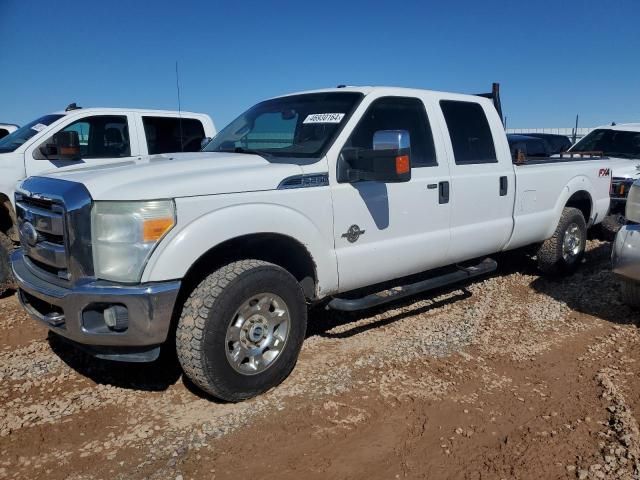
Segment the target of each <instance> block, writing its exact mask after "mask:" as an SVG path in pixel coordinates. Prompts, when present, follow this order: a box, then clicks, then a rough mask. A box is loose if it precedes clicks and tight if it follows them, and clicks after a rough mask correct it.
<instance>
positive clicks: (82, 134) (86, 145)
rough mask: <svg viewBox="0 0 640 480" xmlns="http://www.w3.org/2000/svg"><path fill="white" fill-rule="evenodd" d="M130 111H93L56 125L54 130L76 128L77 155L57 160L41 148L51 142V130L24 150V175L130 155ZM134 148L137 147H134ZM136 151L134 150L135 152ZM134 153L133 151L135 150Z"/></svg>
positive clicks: (114, 159) (100, 162) (121, 158)
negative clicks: (76, 157)
mask: <svg viewBox="0 0 640 480" xmlns="http://www.w3.org/2000/svg"><path fill="white" fill-rule="evenodd" d="M130 117H131V116H130V115H92V116H87V117H82V118H80V119H77V120H73V121H71V122H70V123H69V124H67V125H64V126H62V127H61V128H58V129H56V131H55V132H54V133H57V132H65V131H75V132H76V133H77V134H78V139H79V141H80V159H78V160H59V159H57V158H56V157H55V155H46V156H45V154H44V152H43V150H44V149H43V148H41V147H44V146H45V145H47V144H52V143H53V133H52V135H51V136H50V137H48V138H47V139H45V140H43V141H40V142H38V143H37V144H35V145H34V146H33V147H31V148H30V149H28V150H27V152H26V153H25V155H26V160H27V162H26V165H27V175H35V174H37V173H39V172H42V171H46V170H52V169H54V168H62V167H68V166H81V165H100V164H104V163H112V162H114V161H117V160H126V159H129V158H131V157H132V146H135V145H136V144H135V143H134V142H133V141H132V137H134V138H135V135H131V129H130V128H129V126H130V125H132V126H133V122H132V121H130V120H131V118H130ZM135 150H137V149H135ZM135 153H137V151H136V152H135ZM135 153H134V154H135Z"/></svg>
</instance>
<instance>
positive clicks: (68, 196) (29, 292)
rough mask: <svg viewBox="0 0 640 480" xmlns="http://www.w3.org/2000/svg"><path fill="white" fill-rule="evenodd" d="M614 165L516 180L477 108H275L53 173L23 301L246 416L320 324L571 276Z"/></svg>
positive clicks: (272, 103)
mask: <svg viewBox="0 0 640 480" xmlns="http://www.w3.org/2000/svg"><path fill="white" fill-rule="evenodd" d="M609 182H610V179H609V165H608V161H607V160H601V159H592V160H586V159H582V160H581V159H580V157H576V158H574V159H569V158H566V159H564V160H561V161H558V160H553V161H550V162H547V161H545V160H544V159H536V160H532V161H530V162H529V163H526V164H523V165H514V164H513V163H512V158H511V155H510V152H509V145H508V143H507V138H506V135H505V131H504V128H503V126H502V123H501V120H500V116H499V115H498V113H497V109H496V108H495V107H494V104H493V103H492V101H491V100H490V99H488V98H484V97H481V96H479V95H462V94H455V93H441V92H435V91H428V90H413V89H403V88H390V87H361V88H358V87H347V88H335V89H327V90H318V91H311V92H306V93H297V94H292V95H287V96H283V97H278V98H273V99H271V100H267V101H264V102H262V103H259V104H257V105H255V106H254V107H252V108H250V109H249V110H248V111H246V112H245V113H243V114H242V115H240V116H239V117H238V118H237V119H236V120H234V121H233V122H231V123H230V124H229V125H228V126H227V127H226V128H225V129H223V130H222V131H221V132H220V133H219V134H218V135H217V136H216V137H215V138H214V139H213V140H212V141H211V142H210V143H209V144H208V145H207V146H206V147H205V148H204V149H203V151H202V152H199V153H191V154H186V153H185V154H174V155H164V156H158V157H155V158H152V159H149V158H142V159H139V160H137V159H136V160H133V161H131V162H128V163H126V164H117V163H112V164H107V165H101V166H99V167H89V168H86V169H77V170H72V171H66V172H52V173H48V174H46V175H42V176H35V177H31V178H29V179H27V180H25V181H23V182H22V184H21V186H20V187H19V188H18V189H17V192H16V206H17V216H18V225H19V230H20V237H21V243H22V249H20V250H18V251H16V252H14V253H13V255H12V266H13V272H14V274H15V277H16V279H17V283H18V285H19V298H20V301H21V302H22V304H23V305H24V307H25V308H26V310H27V311H28V312H29V313H30V314H31V315H32V316H33V317H34V318H36V319H37V320H38V321H40V322H42V323H44V324H45V325H46V326H48V327H49V329H50V330H51V331H53V332H55V333H56V334H58V335H60V336H62V337H64V338H66V339H67V340H68V341H70V342H72V343H73V344H75V345H76V346H78V347H80V348H83V349H85V350H87V351H89V352H91V353H93V354H94V355H96V356H98V357H101V358H106V359H113V360H127V361H152V360H154V359H156V358H157V356H158V355H159V351H160V347H161V346H164V347H168V348H173V345H175V348H176V349H177V355H178V359H179V361H180V363H181V365H182V368H183V370H184V372H185V374H186V375H187V376H188V377H189V378H190V379H191V380H192V381H193V382H194V383H195V384H196V385H198V386H199V387H200V388H202V389H203V390H204V391H206V392H208V393H209V394H211V395H213V396H215V397H219V398H222V399H225V400H228V401H239V400H242V399H246V398H249V397H252V396H255V395H257V394H259V393H261V392H264V391H266V390H267V389H269V388H271V387H274V386H275V385H277V384H278V383H280V382H281V381H282V380H283V379H285V378H286V377H287V376H288V375H289V373H290V372H291V370H292V369H293V368H294V365H295V363H296V359H297V357H298V353H299V351H300V348H301V345H302V343H303V339H304V337H305V331H306V323H307V307H308V306H309V305H318V304H319V305H320V306H324V307H326V308H331V309H338V310H350V311H351V310H357V309H362V308H368V307H371V306H374V305H379V304H382V303H384V302H385V301H390V300H397V299H399V298H402V297H404V296H407V295H409V294H413V293H417V292H424V291H427V290H429V289H431V288H435V287H440V286H443V285H446V284H449V283H452V282H456V281H461V280H466V279H469V278H471V277H474V276H476V275H480V274H483V273H488V272H490V271H492V270H494V269H495V268H496V262H495V261H494V260H492V259H490V258H487V256H488V255H491V254H494V253H496V252H501V251H505V250H513V249H516V248H518V247H523V246H527V245H535V246H536V248H537V262H538V265H539V267H540V268H541V269H542V270H543V271H544V272H548V273H552V274H561V273H568V272H571V271H573V270H574V269H575V268H576V267H578V265H579V263H580V262H581V259H582V257H583V253H584V249H585V240H586V230H587V227H588V226H590V225H593V224H595V223H598V222H599V221H600V219H601V218H602V217H603V216H604V215H605V214H606V212H607V210H608V208H609Z"/></svg>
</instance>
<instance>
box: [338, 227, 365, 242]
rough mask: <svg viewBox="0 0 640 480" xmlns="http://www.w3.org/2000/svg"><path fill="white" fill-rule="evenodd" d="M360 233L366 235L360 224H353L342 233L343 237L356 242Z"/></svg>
mask: <svg viewBox="0 0 640 480" xmlns="http://www.w3.org/2000/svg"><path fill="white" fill-rule="evenodd" d="M360 235H364V230H360V227H359V226H358V225H351V226H350V227H349V230H347V232H346V233H343V234H342V238H346V239H347V240H348V241H349V243H355V242H357V241H358V239H359V238H360Z"/></svg>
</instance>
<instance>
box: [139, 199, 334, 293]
mask: <svg viewBox="0 0 640 480" xmlns="http://www.w3.org/2000/svg"><path fill="white" fill-rule="evenodd" d="M197 202H198V200H197V197H196V198H195V199H180V200H179V204H178V224H177V225H176V227H175V228H174V230H173V231H172V232H171V233H170V234H169V236H167V237H166V238H165V239H164V240H163V241H162V242H161V243H160V245H158V248H157V249H156V250H155V252H154V253H153V255H152V256H151V258H150V260H149V262H148V264H147V266H146V268H145V271H144V274H143V277H142V281H145V282H146V281H164V280H173V279H181V278H184V276H185V274H186V273H187V271H188V270H189V268H190V267H191V266H192V265H193V264H194V263H195V262H196V261H197V260H198V259H199V258H200V257H201V256H202V255H204V254H205V253H207V252H208V251H209V250H211V249H212V248H214V247H215V246H217V245H219V244H221V243H223V242H225V241H227V240H232V239H234V238H237V237H241V236H245V235H251V234H258V233H274V234H281V235H286V236H289V237H291V238H293V239H294V240H297V241H298V242H299V243H301V244H302V245H304V246H305V247H306V249H307V250H308V251H309V253H310V254H311V256H312V259H313V262H314V263H315V266H316V273H317V276H318V286H317V289H318V292H317V293H318V296H320V297H322V296H325V295H327V294H328V293H330V292H334V291H336V290H337V288H338V273H337V261H336V257H335V251H334V249H333V227H332V212H331V208H330V205H329V208H326V207H324V206H318V205H316V206H315V207H314V208H315V212H316V214H318V213H319V215H318V217H317V220H316V222H314V221H312V220H311V219H310V218H309V216H307V215H305V214H304V213H303V212H302V211H300V210H298V209H297V208H294V207H290V206H284V205H277V204H271V203H243V204H239V205H227V206H222V207H220V208H217V209H215V210H213V211H208V212H204V213H202V214H200V215H198V214H197V213H196V214H195V215H194V216H193V218H191V219H188V220H182V221H181V215H180V213H181V210H183V211H185V212H190V211H193V210H194V208H195V209H197V208H198V207H200V209H203V208H202V206H200V205H197ZM323 203H325V204H326V203H328V202H323ZM306 207H307V208H309V205H308V204H307V205H306ZM204 209H206V207H205V208H204ZM318 210H320V211H318ZM318 221H320V222H321V223H320V224H319V223H317V222H318ZM327 222H329V223H327Z"/></svg>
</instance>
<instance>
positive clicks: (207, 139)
mask: <svg viewBox="0 0 640 480" xmlns="http://www.w3.org/2000/svg"><path fill="white" fill-rule="evenodd" d="M210 141H211V137H204V138H203V139H202V140H200V150H202V149H203V148H204V147H206V146H207V145H209V142H210Z"/></svg>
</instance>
